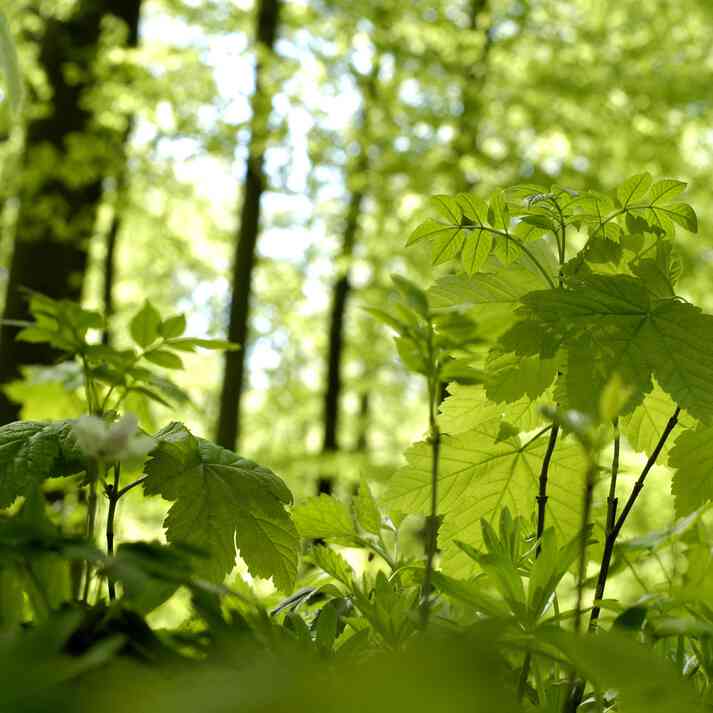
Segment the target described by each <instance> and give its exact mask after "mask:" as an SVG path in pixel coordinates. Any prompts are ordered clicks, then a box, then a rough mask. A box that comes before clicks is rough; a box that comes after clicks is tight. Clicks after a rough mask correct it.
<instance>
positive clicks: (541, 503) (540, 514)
mask: <svg viewBox="0 0 713 713" xmlns="http://www.w3.org/2000/svg"><path fill="white" fill-rule="evenodd" d="M558 434H559V425H558V424H555V425H554V426H552V430H551V431H550V440H549V442H548V443H547V451H546V452H545V457H544V459H543V460H542V469H541V470H540V481H539V484H540V489H539V493H538V495H537V549H536V550H535V557H538V556H539V554H540V550H541V545H540V540H541V539H542V533H543V532H544V531H545V514H546V511H547V479H548V476H549V470H550V461H551V460H552V454H553V453H554V451H555V446H556V445H557V435H558Z"/></svg>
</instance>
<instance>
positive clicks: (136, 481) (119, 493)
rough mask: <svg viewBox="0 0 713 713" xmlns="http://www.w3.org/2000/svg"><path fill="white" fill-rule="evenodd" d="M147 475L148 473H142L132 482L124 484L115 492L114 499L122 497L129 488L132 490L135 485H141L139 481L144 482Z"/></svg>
mask: <svg viewBox="0 0 713 713" xmlns="http://www.w3.org/2000/svg"><path fill="white" fill-rule="evenodd" d="M148 477H149V476H148V475H142V476H141V477H140V478H138V479H137V480H135V481H134V482H133V483H129V484H128V485H125V486H124V487H123V488H122V489H121V490H119V491H118V492H117V494H116V499H117V500H118V499H119V498H123V497H124V495H126V493H128V492H129V490H132V489H133V488H135V487H136V486H137V485H141V483H143V482H144V480H146V479H147V478H148Z"/></svg>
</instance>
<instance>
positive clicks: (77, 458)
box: [0, 173, 713, 713]
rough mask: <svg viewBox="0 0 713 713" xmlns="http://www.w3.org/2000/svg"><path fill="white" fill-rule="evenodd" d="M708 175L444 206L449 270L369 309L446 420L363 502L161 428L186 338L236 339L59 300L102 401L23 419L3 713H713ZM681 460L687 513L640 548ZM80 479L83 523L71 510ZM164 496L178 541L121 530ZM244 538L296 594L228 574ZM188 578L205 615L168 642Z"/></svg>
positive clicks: (51, 308) (676, 479)
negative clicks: (700, 208) (700, 303)
mask: <svg viewBox="0 0 713 713" xmlns="http://www.w3.org/2000/svg"><path fill="white" fill-rule="evenodd" d="M684 188H685V184H683V183H682V182H680V181H676V180H670V179H665V180H660V181H654V180H653V179H652V177H651V176H650V175H649V174H646V173H643V174H639V175H636V176H633V177H632V178H630V179H628V180H627V181H625V182H624V183H623V184H622V185H621V186H619V187H617V188H616V189H615V190H614V191H612V192H611V193H608V194H602V193H597V192H593V191H583V192H575V191H571V190H567V189H563V188H560V187H557V186H554V187H551V188H550V189H545V188H543V187H539V186H530V185H520V186H514V187H511V188H507V189H505V190H500V191H497V192H496V193H495V194H493V195H492V196H490V197H489V198H488V200H487V201H486V200H485V199H483V198H482V197H480V196H478V195H474V194H467V195H466V194H461V195H457V196H437V197H436V198H434V201H433V206H434V210H435V212H436V214H437V216H438V217H435V218H428V219H427V220H425V222H423V223H421V224H420V225H419V226H418V227H417V228H416V230H415V231H414V233H413V235H412V236H411V238H410V240H409V243H412V244H415V243H419V242H430V244H431V250H432V261H433V264H434V270H435V280H434V282H433V284H432V285H431V286H430V287H429V288H428V289H426V290H424V289H422V288H421V287H419V286H418V285H416V284H414V283H412V282H410V281H409V280H407V279H405V278H404V277H400V276H396V277H395V278H394V287H395V290H394V294H393V298H392V299H391V300H390V302H388V303H387V304H385V305H382V306H380V307H379V308H378V309H377V308H369V309H370V312H371V314H372V315H374V316H375V317H376V318H378V319H380V320H381V321H383V322H385V323H386V324H387V325H388V326H389V327H390V328H391V329H392V330H393V331H394V332H395V333H396V346H397V349H398V353H399V355H400V357H401V359H402V361H403V362H404V364H405V365H406V366H407V367H408V368H409V369H410V370H412V371H413V372H414V373H416V374H418V375H420V377H421V378H422V379H423V381H424V386H425V388H424V392H425V395H426V399H425V401H426V408H425V410H424V422H425V423H426V424H427V428H426V435H425V437H424V439H423V440H422V441H421V442H419V443H416V444H415V445H414V446H412V447H411V448H410V449H409V450H408V451H407V453H406V464H405V465H404V466H403V467H402V468H401V469H399V470H398V471H397V472H396V473H395V474H394V475H393V477H392V478H391V480H390V481H389V482H388V483H387V484H386V485H383V484H381V483H378V482H374V481H372V480H370V479H369V478H368V475H369V474H368V473H367V474H365V476H367V477H364V478H362V480H361V482H360V484H359V487H358V489H357V490H356V492H355V494H354V496H353V497H352V498H351V500H350V501H349V502H346V501H344V500H340V499H338V498H336V497H332V496H327V495H320V496H318V497H314V498H308V499H306V500H303V501H302V502H299V503H297V504H296V505H295V506H294V507H291V505H292V495H291V493H290V490H289V489H288V487H287V485H286V484H285V483H284V482H283V481H282V480H281V479H280V478H279V477H278V476H277V475H276V474H275V473H273V472H272V471H271V470H269V469H268V468H265V467H262V466H259V465H257V464H255V463H253V462H252V461H250V460H247V459H245V458H243V457H241V456H239V455H238V454H236V453H234V452H232V451H230V450H227V449H224V448H221V447H219V446H217V445H215V444H213V443H212V442H210V441H209V440H206V439H203V438H201V437H199V436H197V435H195V434H193V433H191V432H190V430H189V429H188V428H187V427H186V426H185V425H183V424H182V423H180V422H177V421H170V422H169V423H168V424H166V425H165V426H164V427H163V428H161V429H159V430H155V429H154V432H150V433H149V432H145V431H143V430H141V429H140V428H139V426H138V421H137V418H136V417H135V416H132V415H131V413H129V412H128V409H127V405H129V404H140V403H145V402H146V401H157V402H160V403H161V404H162V405H163V406H164V407H167V406H168V407H169V408H170V407H171V404H172V402H174V401H175V400H176V399H179V400H180V399H185V398H186V395H185V394H183V392H182V391H181V390H180V389H179V388H178V387H177V386H176V385H175V384H174V383H173V382H172V381H171V380H170V379H168V378H167V377H166V375H165V373H166V372H165V370H167V369H168V370H171V369H178V368H180V367H181V366H182V360H181V353H185V352H190V351H194V350H196V349H200V348H209V349H211V348H219V349H224V348H233V345H230V344H227V343H224V342H220V341H215V340H204V339H197V338H192V337H186V336H184V330H185V325H186V322H185V318H184V317H183V316H181V315H175V316H170V317H168V318H164V317H162V316H161V315H160V314H159V313H158V312H157V311H156V310H155V309H154V308H153V307H152V306H151V305H150V304H148V303H147V304H145V305H144V306H143V307H142V309H141V310H140V311H139V312H138V313H137V314H136V315H135V316H134V317H133V319H132V320H131V323H130V325H129V336H130V337H131V340H132V342H133V344H132V346H130V347H127V348H125V349H123V348H118V347H113V346H107V345H105V344H102V343H101V342H100V339H99V336H100V333H101V330H102V329H103V328H104V322H103V319H102V317H101V315H99V314H97V313H95V312H92V311H88V310H85V309H82V308H80V307H79V306H77V305H74V304H72V303H68V302H57V301H53V300H50V299H48V298H46V297H43V296H40V295H34V294H33V295H30V297H29V299H30V306H31V309H32V314H33V315H34V321H33V322H32V323H31V324H26V325H22V327H23V329H22V331H21V332H20V333H19V335H18V338H19V339H27V340H34V341H43V342H47V343H48V344H50V345H51V346H52V347H53V348H54V349H55V350H56V351H57V353H58V354H60V355H61V359H62V360H63V366H61V367H57V368H58V369H61V370H62V372H63V373H65V374H66V373H73V374H75V376H76V379H75V380H74V381H72V382H71V384H73V385H74V387H76V386H80V387H81V389H82V394H83V395H82V396H81V400H82V403H83V404H84V407H85V410H86V414H85V415H83V416H81V417H79V418H67V419H62V420H55V421H27V420H25V421H20V422H17V423H12V424H8V425H6V426H3V427H1V428H0V507H2V508H4V510H3V514H2V518H1V519H0V604H1V605H0V657H2V660H3V666H2V667H0V686H1V687H2V690H3V691H4V701H3V702H2V703H0V707H2V706H5V708H6V709H7V710H37V711H41V710H49V709H57V706H58V705H59V706H60V707H61V709H62V710H75V709H76V710H84V709H86V707H87V706H88V705H91V706H92V707H95V708H97V709H110V710H112V711H123V710H127V711H129V710H131V711H136V710H137V709H138V710H144V709H146V710H151V711H163V710H165V711H169V710H170V711H176V710H186V711H193V710H198V709H200V710H209V711H223V710H225V711H229V710H236V709H239V710H241V711H242V710H244V711H253V710H254V711H258V710H259V711H270V710H274V711H280V710H285V709H286V708H289V709H290V710H302V709H304V710H305V711H307V710H309V711H315V710H316V711H333V710H340V711H344V710H346V711H350V710H354V711H361V710H390V709H394V708H398V709H404V710H405V709H409V710H416V711H433V710H444V711H445V710H447V711H461V710H462V711H466V710H467V711H488V712H491V711H503V713H505V712H506V711H507V712H508V713H510V712H512V711H543V712H544V711H575V710H577V709H579V710H580V711H584V710H586V711H602V712H603V711H610V710H616V711H622V712H624V713H637V712H639V711H642V712H643V711H646V713H652V711H654V712H655V711H662V712H663V711H672V710H675V711H703V710H705V709H706V705H710V703H711V702H712V701H713V696H712V693H711V691H712V689H711V676H713V638H712V636H713V609H711V607H710V604H709V602H710V596H711V593H713V557H712V556H711V545H710V542H711V537H710V533H709V529H710V525H711V523H710V518H709V517H708V503H709V501H710V499H711V497H712V496H713V477H712V475H711V474H712V473H713V438H712V436H713V425H712V424H711V421H712V420H713V317H711V316H709V315H706V314H704V313H703V312H702V311H701V310H700V309H698V308H697V307H695V306H694V305H692V304H691V303H690V302H688V301H687V300H686V299H684V298H683V297H681V296H679V295H678V294H677V292H676V289H677V285H678V282H679V278H680V277H681V272H682V269H681V264H682V263H681V260H680V259H679V257H678V253H677V250H676V247H675V242H674V241H675V239H676V237H677V235H676V233H677V231H678V232H681V231H683V232H685V233H695V232H697V229H698V225H697V219H696V216H695V213H694V211H693V209H692V208H691V207H690V206H689V205H688V204H686V203H684V202H682V201H681V200H680V195H681V193H682V192H683V190H684ZM441 266H443V267H441ZM68 388H72V387H71V386H68ZM137 399H138V401H137ZM632 464H635V465H636V472H635V473H634V474H633V475H634V477H633V479H632V478H631V475H632V473H631V468H632ZM657 465H665V466H668V468H669V469H670V471H671V472H672V474H673V475H672V484H671V496H670V497H671V498H672V500H673V510H674V512H675V517H674V521H673V522H672V523H671V524H670V526H668V527H666V528H663V529H661V530H657V531H653V532H645V533H644V534H641V532H638V533H636V536H633V535H634V534H635V533H634V532H633V530H632V529H631V523H632V521H633V519H634V518H635V516H636V513H637V511H639V510H640V509H641V505H642V503H643V502H645V500H646V494H647V484H648V483H649V481H650V479H651V474H652V471H653V470H654V468H655V466H657ZM627 469H628V471H627ZM57 478H62V480H61V481H56V480H55V479H57ZM632 480H633V482H632ZM53 482H61V483H62V485H63V492H64V497H65V500H64V501H63V502H64V503H65V506H66V503H67V502H72V503H76V505H75V508H76V510H77V512H79V513H81V515H82V522H81V523H79V522H77V521H76V520H75V521H66V522H64V524H63V525H62V526H60V524H59V518H58V517H57V507H56V504H53V503H52V502H51V500H52V498H49V497H48V494H49V491H52V490H53V489H52V488H51V487H50V486H51V485H52V484H53ZM140 491H142V492H143V494H144V496H145V497H147V498H148V497H153V496H156V495H160V496H161V497H162V498H163V499H164V500H166V501H168V502H169V503H171V504H170V508H169V509H168V515H167V517H166V519H165V521H164V532H165V541H159V539H160V538H159V535H160V534H161V533H159V532H157V533H156V541H151V542H121V543H118V542H117V536H116V532H117V528H116V518H117V511H118V507H117V506H118V505H119V503H120V502H121V501H122V499H123V498H124V497H125V496H126V495H127V494H128V493H133V494H134V496H135V495H136V494H137V493H138V492H140ZM72 498H74V500H72ZM102 498H103V499H104V500H105V502H106V508H102V507H99V503H100V502H101V499H102ZM237 553H239V555H240V557H241V558H242V560H243V561H244V562H245V564H246V566H247V569H248V571H249V573H250V574H251V575H253V576H254V577H259V578H271V579H272V582H273V584H274V586H275V590H276V592H275V593H274V594H270V595H267V596H265V597H258V596H257V594H256V593H255V590H254V589H253V588H251V587H249V586H248V585H247V584H245V583H244V582H243V580H242V579H241V578H240V577H237V578H236V577H233V578H232V579H230V580H226V576H227V575H228V574H229V573H230V572H231V570H232V569H233V567H234V565H235V561H236V554H237ZM652 567H654V568H655V567H659V568H660V569H659V570H656V571H658V572H659V575H658V576H656V577H653V576H652V574H651V572H652ZM642 571H645V574H642ZM632 577H633V579H634V581H638V582H639V583H640V584H642V587H643V589H644V591H643V592H642V593H641V595H640V596H638V597H637V596H634V595H631V593H630V592H629V591H628V590H626V589H625V588H622V587H621V584H622V581H623V580H625V579H627V578H629V579H631V578H632ZM652 579H653V580H655V581H653V584H652ZM226 581H228V582H230V584H229V585H227V584H226ZM614 585H616V587H615V586H614ZM178 590H181V591H182V592H184V593H188V595H189V597H190V601H191V609H190V615H189V616H188V618H187V619H186V620H185V621H184V623H183V624H181V625H180V626H179V627H178V628H176V629H171V630H158V629H156V628H153V627H152V626H151V625H150V624H149V622H150V621H151V619H150V618H149V619H147V616H149V615H150V614H151V612H153V611H154V610H156V609H157V607H160V606H162V605H164V604H165V603H166V602H168V601H169V600H170V599H171V597H172V596H173V595H174V594H175V593H176V592H177V591H178ZM147 692H150V695H149V693H147ZM58 702H59V703H58ZM52 707H53V708H52Z"/></svg>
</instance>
